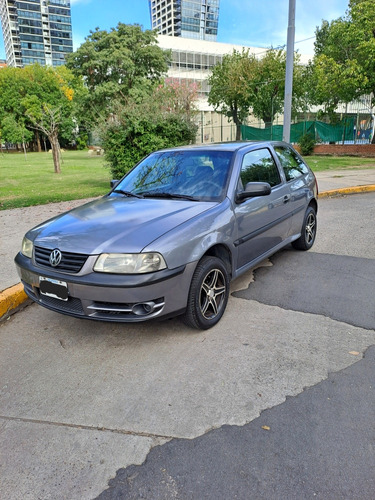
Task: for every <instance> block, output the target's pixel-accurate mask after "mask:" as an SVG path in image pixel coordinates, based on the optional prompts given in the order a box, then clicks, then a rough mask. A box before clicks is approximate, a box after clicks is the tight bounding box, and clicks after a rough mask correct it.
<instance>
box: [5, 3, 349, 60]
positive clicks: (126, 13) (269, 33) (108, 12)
mask: <svg viewBox="0 0 375 500" xmlns="http://www.w3.org/2000/svg"><path fill="white" fill-rule="evenodd" d="M71 6H72V25H73V44H74V48H75V49H76V48H77V47H79V45H80V44H81V43H82V42H83V41H84V39H85V37H86V36H87V35H88V34H89V32H90V30H93V29H95V28H96V27H99V28H100V29H105V30H109V29H110V28H112V27H115V26H116V25H117V23H118V22H122V23H126V24H133V23H138V24H141V25H142V26H143V27H144V28H145V29H150V28H151V23H150V15H149V9H148V0H71ZM288 7H289V0H260V1H259V0H220V17H219V34H218V42H225V43H233V44H238V45H246V46H250V47H271V46H273V47H278V46H281V45H284V44H285V43H286V36H287V27H288ZM347 7H348V0H313V1H311V0H296V34H295V40H296V46H295V47H296V49H298V50H299V52H300V53H302V54H306V55H310V54H311V55H312V54H313V53H314V40H313V39H312V37H314V32H315V28H316V26H318V25H320V24H321V21H322V19H327V20H328V21H331V20H332V19H336V18H338V17H340V16H343V15H344V14H345V12H346V9H347ZM305 39H309V40H307V41H305V42H302V40H305ZM0 59H5V52H4V46H3V40H2V37H1V40H0Z"/></svg>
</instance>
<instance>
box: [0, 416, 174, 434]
mask: <svg viewBox="0 0 375 500" xmlns="http://www.w3.org/2000/svg"><path fill="white" fill-rule="evenodd" d="M0 420H3V421H12V422H25V423H31V424H42V425H51V426H55V427H67V428H70V429H80V430H86V431H99V432H112V433H115V434H123V435H125V436H138V437H145V438H150V439H167V440H170V439H177V438H178V437H179V436H166V435H164V434H153V433H151V432H135V431H128V430H125V429H113V428H111V427H99V426H94V425H82V424H69V423H66V422H53V421H51V420H40V419H34V418H24V417H11V416H8V415H0Z"/></svg>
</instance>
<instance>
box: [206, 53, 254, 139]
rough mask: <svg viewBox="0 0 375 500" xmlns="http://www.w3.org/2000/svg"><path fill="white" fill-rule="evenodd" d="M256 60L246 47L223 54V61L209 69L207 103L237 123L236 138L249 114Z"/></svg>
mask: <svg viewBox="0 0 375 500" xmlns="http://www.w3.org/2000/svg"><path fill="white" fill-rule="evenodd" d="M256 67H257V60H256V58H255V56H254V55H253V54H250V53H249V50H243V51H242V52H238V51H237V50H234V51H233V52H232V54H225V55H224V56H223V59H222V62H221V63H218V64H216V66H214V67H213V68H212V72H211V75H210V77H209V79H208V83H209V85H210V87H211V89H210V93H209V95H208V103H209V104H211V105H213V106H214V108H215V111H219V112H220V113H222V114H224V115H225V116H227V117H228V118H229V119H230V120H233V122H234V123H235V125H236V140H237V141H238V140H240V139H241V125H242V123H243V121H244V120H245V119H246V118H247V116H248V115H249V109H250V106H251V104H252V102H253V101H254V95H253V92H254V86H252V85H251V82H253V78H254V74H255V71H256Z"/></svg>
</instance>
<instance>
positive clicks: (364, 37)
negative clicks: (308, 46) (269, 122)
mask: <svg viewBox="0 0 375 500" xmlns="http://www.w3.org/2000/svg"><path fill="white" fill-rule="evenodd" d="M311 74H312V76H313V80H314V85H313V86H312V92H311V100H312V102H313V103H314V104H323V105H325V108H326V110H327V111H328V112H329V113H330V114H332V113H333V111H334V110H335V108H336V106H337V104H338V103H339V102H343V103H348V102H350V101H351V100H354V99H356V98H358V97H360V96H362V95H364V94H371V95H372V105H373V106H375V3H374V2H373V0H350V2H349V9H348V11H347V12H346V14H345V16H343V17H340V18H338V19H335V20H334V21H332V22H331V23H329V22H327V21H323V22H322V24H321V26H320V27H318V28H317V30H316V42H315V57H314V60H313V64H312V67H311ZM373 142H375V137H373Z"/></svg>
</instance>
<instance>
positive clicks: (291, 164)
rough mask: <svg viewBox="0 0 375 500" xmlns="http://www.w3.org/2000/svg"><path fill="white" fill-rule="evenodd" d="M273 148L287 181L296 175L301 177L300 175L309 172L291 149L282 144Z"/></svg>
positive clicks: (295, 177)
mask: <svg viewBox="0 0 375 500" xmlns="http://www.w3.org/2000/svg"><path fill="white" fill-rule="evenodd" d="M274 149H275V153H276V154H277V157H278V158H279V160H280V163H281V166H282V168H283V170H284V174H285V177H286V180H287V181H292V180H293V179H297V177H301V175H305V174H308V173H309V169H308V167H307V165H306V164H305V163H304V162H303V161H302V159H301V158H300V157H299V156H298V155H297V154H296V153H295V152H294V151H293V150H292V149H290V148H286V147H283V146H277V147H275V148H274Z"/></svg>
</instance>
